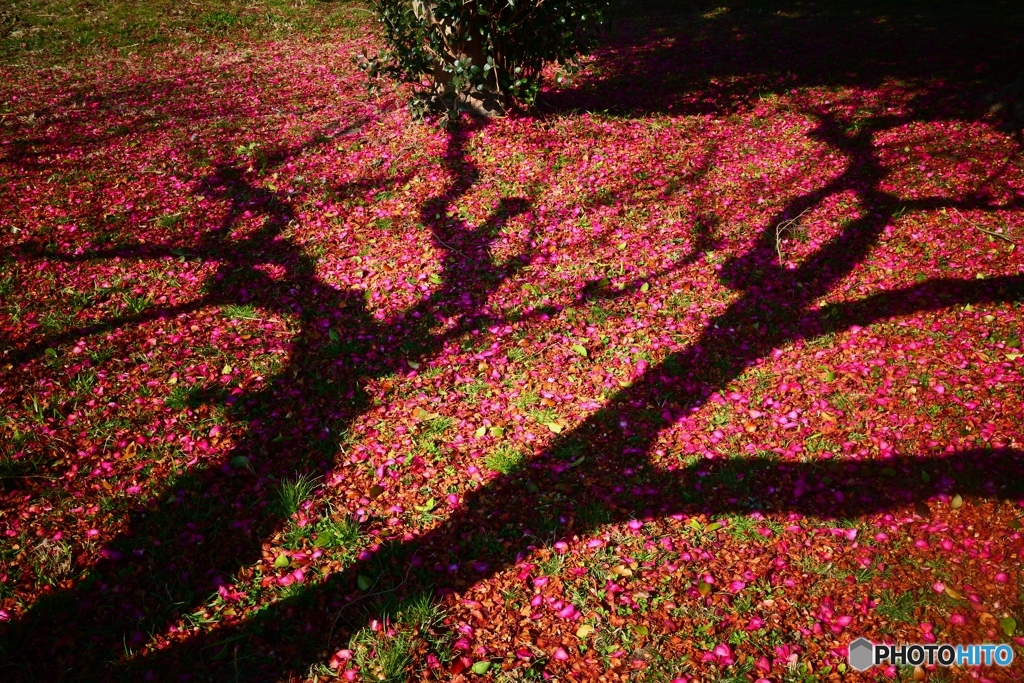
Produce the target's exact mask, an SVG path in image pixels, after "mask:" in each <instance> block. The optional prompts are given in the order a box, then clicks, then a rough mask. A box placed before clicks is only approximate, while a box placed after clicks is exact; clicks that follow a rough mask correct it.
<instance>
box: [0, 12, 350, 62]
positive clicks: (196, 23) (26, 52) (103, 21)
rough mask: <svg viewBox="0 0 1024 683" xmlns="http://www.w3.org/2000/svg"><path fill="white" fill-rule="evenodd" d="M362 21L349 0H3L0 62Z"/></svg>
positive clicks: (318, 32) (324, 30)
mask: <svg viewBox="0 0 1024 683" xmlns="http://www.w3.org/2000/svg"><path fill="white" fill-rule="evenodd" d="M367 18H368V14H367V13H366V9H365V8H363V7H361V6H360V3H358V2H351V1H349V0H326V1H324V0H197V1H196V2H176V1H175V0H147V1H146V2H133V1H132V0H91V1H89V2H82V1H81V0H9V1H8V2H6V3H4V7H3V8H2V9H0V60H2V61H3V62H21V61H22V60H26V59H33V60H38V59H40V58H42V59H43V60H44V61H46V60H52V59H60V58H62V57H63V58H65V59H66V58H67V57H68V56H69V55H70V56H73V55H75V54H88V53H90V52H95V51H97V50H104V49H105V50H111V49H117V50H123V51H127V50H131V51H135V52H139V51H141V50H145V49H146V48H153V47H156V48H159V47H160V46H169V45H172V44H174V43H181V42H200V43H201V42H204V41H209V40H214V39H224V38H230V37H231V36H232V35H234V34H240V35H244V36H248V37H256V38H260V37H266V38H274V37H283V36H288V35H291V34H294V33H301V34H304V35H310V36H324V35H327V34H329V33H331V32H332V31H336V30H339V29H346V28H347V29H352V28H354V27H356V26H358V25H360V24H362V23H363V22H365V20H366V19H367Z"/></svg>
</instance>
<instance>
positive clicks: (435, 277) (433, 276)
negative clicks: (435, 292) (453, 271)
mask: <svg viewBox="0 0 1024 683" xmlns="http://www.w3.org/2000/svg"><path fill="white" fill-rule="evenodd" d="M430 282H431V283H432V284H435V285H439V284H441V278H440V277H439V276H438V275H437V274H436V273H431V275H430Z"/></svg>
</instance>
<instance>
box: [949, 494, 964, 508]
mask: <svg viewBox="0 0 1024 683" xmlns="http://www.w3.org/2000/svg"><path fill="white" fill-rule="evenodd" d="M963 505H964V499H963V497H961V495H960V494H959V493H958V494H956V495H955V496H953V500H951V501H949V507H951V508H953V509H954V510H959V509H960V508H961V507H963Z"/></svg>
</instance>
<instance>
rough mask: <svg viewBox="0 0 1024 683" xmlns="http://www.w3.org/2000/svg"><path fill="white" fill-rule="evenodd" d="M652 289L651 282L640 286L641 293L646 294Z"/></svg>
mask: <svg viewBox="0 0 1024 683" xmlns="http://www.w3.org/2000/svg"><path fill="white" fill-rule="evenodd" d="M650 288H651V284H650V283H649V282H645V283H643V284H642V285H640V291H641V292H646V291H647V290H649V289H650Z"/></svg>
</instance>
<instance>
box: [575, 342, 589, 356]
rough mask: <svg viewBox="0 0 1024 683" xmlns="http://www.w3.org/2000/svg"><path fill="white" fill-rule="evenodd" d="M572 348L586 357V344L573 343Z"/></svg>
mask: <svg viewBox="0 0 1024 683" xmlns="http://www.w3.org/2000/svg"><path fill="white" fill-rule="evenodd" d="M572 350H573V351H575V352H576V353H578V354H580V355H581V356H583V357H584V358H586V357H587V349H586V348H585V347H584V346H581V345H580V344H573V345H572Z"/></svg>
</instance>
